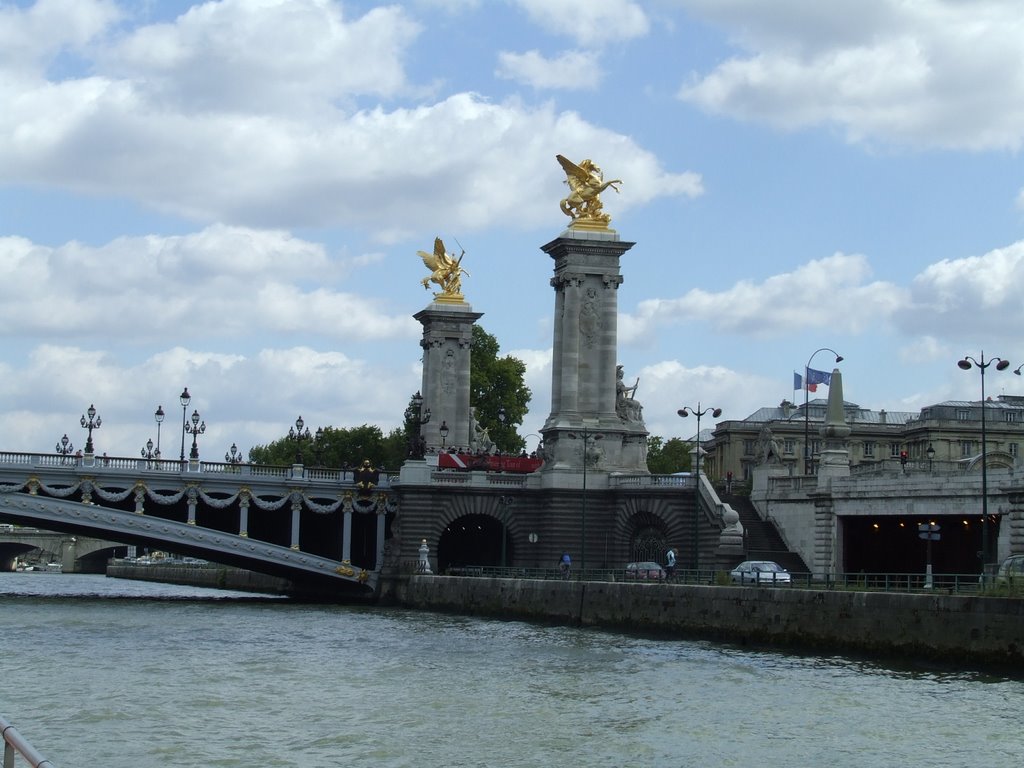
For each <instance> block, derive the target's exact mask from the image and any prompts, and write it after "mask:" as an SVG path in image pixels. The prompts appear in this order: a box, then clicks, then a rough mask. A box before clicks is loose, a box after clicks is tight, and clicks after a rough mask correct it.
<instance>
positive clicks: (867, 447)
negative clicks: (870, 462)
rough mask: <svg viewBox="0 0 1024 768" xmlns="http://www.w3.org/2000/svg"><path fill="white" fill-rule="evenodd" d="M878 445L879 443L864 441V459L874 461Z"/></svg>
mask: <svg viewBox="0 0 1024 768" xmlns="http://www.w3.org/2000/svg"><path fill="white" fill-rule="evenodd" d="M876 445H877V443H875V441H874V440H866V441H864V458H865V459H873V458H875V446H876Z"/></svg>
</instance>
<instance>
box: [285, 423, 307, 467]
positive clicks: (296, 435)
mask: <svg viewBox="0 0 1024 768" xmlns="http://www.w3.org/2000/svg"><path fill="white" fill-rule="evenodd" d="M304 426H306V422H304V421H303V420H302V417H301V416H299V418H297V419H296V420H295V427H294V428H293V427H288V439H289V440H294V441H295V463H296V464H301V463H302V441H303V440H309V439H310V438H311V437H312V435H311V434H310V433H309V427H306V431H305V432H303V431H302V428H303V427H304Z"/></svg>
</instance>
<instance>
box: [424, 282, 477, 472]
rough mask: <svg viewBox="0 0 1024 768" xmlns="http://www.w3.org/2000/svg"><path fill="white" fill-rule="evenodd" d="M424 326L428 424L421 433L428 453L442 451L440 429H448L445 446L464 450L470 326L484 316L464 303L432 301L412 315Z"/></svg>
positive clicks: (467, 441) (467, 437)
mask: <svg viewBox="0 0 1024 768" xmlns="http://www.w3.org/2000/svg"><path fill="white" fill-rule="evenodd" d="M413 317H415V318H416V319H417V320H419V321H420V323H421V324H422V325H423V338H422V339H421V340H420V346H421V347H423V386H422V387H421V388H420V394H421V395H422V396H423V412H424V413H426V411H427V409H429V410H430V421H428V422H427V423H426V424H424V425H423V427H422V431H421V434H422V436H423V439H424V440H425V441H426V447H427V451H428V452H430V451H431V450H433V451H437V450H440V449H441V442H442V441H441V433H440V431H439V430H440V427H441V424H442V423H444V424H445V425H446V426H447V427H448V437H447V438H446V440H445V445H447V446H453V445H454V446H458V447H467V446H469V444H470V443H471V442H472V440H471V439H470V438H471V437H472V436H471V435H470V434H469V431H470V429H471V423H470V422H471V419H470V412H469V362H470V345H471V344H472V342H473V323H475V322H476V321H477V320H478V319H480V318H481V317H483V313H482V312H474V311H473V307H472V306H471V305H469V304H468V303H466V302H464V301H444V302H442V301H440V300H438V301H434V302H432V303H431V304H430V306H428V307H427V308H426V309H424V310H422V311H420V312H418V313H416V314H415V315H413Z"/></svg>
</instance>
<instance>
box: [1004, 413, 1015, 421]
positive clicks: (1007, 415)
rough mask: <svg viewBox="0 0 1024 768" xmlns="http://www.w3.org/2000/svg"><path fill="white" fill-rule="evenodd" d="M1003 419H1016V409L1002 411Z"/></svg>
mask: <svg viewBox="0 0 1024 768" xmlns="http://www.w3.org/2000/svg"><path fill="white" fill-rule="evenodd" d="M1003 419H1005V420H1006V421H1016V420H1017V412H1016V411H1006V412H1004V413H1003Z"/></svg>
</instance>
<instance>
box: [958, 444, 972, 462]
mask: <svg viewBox="0 0 1024 768" xmlns="http://www.w3.org/2000/svg"><path fill="white" fill-rule="evenodd" d="M973 446H974V443H972V442H971V441H970V440H961V441H960V458H963V459H966V458H969V457H971V456H973V455H974V451H973V450H972V449H973Z"/></svg>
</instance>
